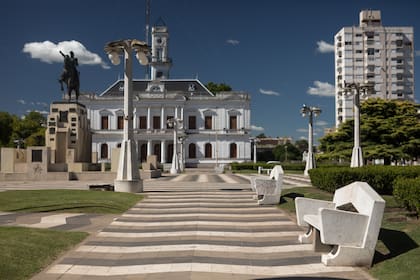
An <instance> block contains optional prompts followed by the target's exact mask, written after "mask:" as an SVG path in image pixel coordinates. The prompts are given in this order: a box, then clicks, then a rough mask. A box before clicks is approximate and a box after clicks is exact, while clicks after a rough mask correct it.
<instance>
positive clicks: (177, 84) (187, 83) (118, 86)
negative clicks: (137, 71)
mask: <svg viewBox="0 0 420 280" xmlns="http://www.w3.org/2000/svg"><path fill="white" fill-rule="evenodd" d="M145 92H147V93H150V94H153V93H154V92H156V93H159V94H161V93H162V92H165V93H180V92H183V93H189V94H190V95H194V96H197V95H198V96H214V94H213V93H211V92H210V91H209V90H208V89H207V88H206V87H205V86H204V85H203V84H202V83H201V82H200V81H199V80H197V79H180V80H176V79H175V80H173V79H171V80H155V81H153V80H133V93H134V94H137V93H145ZM99 96H101V97H118V96H121V97H123V96H124V80H122V79H120V80H117V81H116V82H115V83H114V84H112V85H111V86H110V87H108V88H107V89H106V90H105V91H104V92H102V93H101V94H100V95H99Z"/></svg>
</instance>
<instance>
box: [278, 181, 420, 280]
mask: <svg viewBox="0 0 420 280" xmlns="http://www.w3.org/2000/svg"><path fill="white" fill-rule="evenodd" d="M298 196H304V197H309V198H315V199H323V200H331V199H332V196H333V195H332V194H330V193H327V192H325V191H322V190H319V189H316V188H312V187H308V188H292V189H286V190H283V191H282V200H281V201H280V204H279V208H281V209H283V210H286V211H288V212H290V213H295V203H294V198H296V197H298ZM383 198H384V199H385V201H386V208H385V213H384V217H383V220H382V227H381V232H380V234H379V240H378V243H377V245H376V253H375V257H374V260H373V266H372V267H371V268H370V269H369V270H368V272H369V273H370V274H371V275H372V276H373V277H375V278H377V279H381V280H388V279H418V276H419V275H420V266H419V265H418V264H419V263H420V247H419V245H418V244H420V220H419V219H418V218H417V217H412V216H410V213H408V212H407V211H406V210H405V209H403V208H400V207H399V206H398V204H397V202H396V201H395V199H394V197H392V196H383Z"/></svg>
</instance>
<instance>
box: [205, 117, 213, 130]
mask: <svg viewBox="0 0 420 280" xmlns="http://www.w3.org/2000/svg"><path fill="white" fill-rule="evenodd" d="M212 127H213V124H212V116H205V118H204V129H212Z"/></svg>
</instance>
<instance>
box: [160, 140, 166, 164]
mask: <svg viewBox="0 0 420 280" xmlns="http://www.w3.org/2000/svg"><path fill="white" fill-rule="evenodd" d="M165 161H166V141H165V140H162V141H161V142H160V163H166V162H165Z"/></svg>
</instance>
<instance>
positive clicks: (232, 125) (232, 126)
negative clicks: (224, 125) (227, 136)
mask: <svg viewBox="0 0 420 280" xmlns="http://www.w3.org/2000/svg"><path fill="white" fill-rule="evenodd" d="M229 129H238V126H237V119H236V116H230V117H229Z"/></svg>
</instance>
